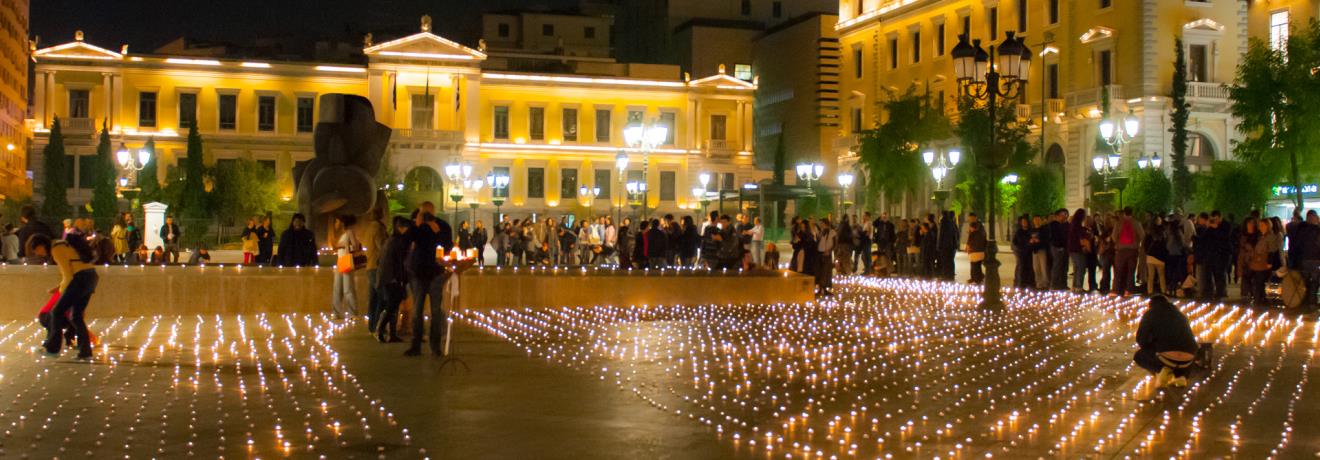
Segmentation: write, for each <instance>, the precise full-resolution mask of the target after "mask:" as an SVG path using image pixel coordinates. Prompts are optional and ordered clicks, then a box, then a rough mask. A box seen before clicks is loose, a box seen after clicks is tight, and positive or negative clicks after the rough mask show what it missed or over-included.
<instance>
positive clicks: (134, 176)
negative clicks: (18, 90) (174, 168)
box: [11, 142, 151, 204]
mask: <svg viewBox="0 0 1320 460" xmlns="http://www.w3.org/2000/svg"><path fill="white" fill-rule="evenodd" d="M11 145H12V144H11ZM115 160H116V162H118V163H119V167H120V169H123V170H124V172H125V175H124V176H125V177H120V178H119V192H120V194H123V192H129V191H138V190H139V189H138V174H140V173H141V172H142V170H143V169H144V168H146V167H147V163H148V162H150V161H151V151H150V150H147V149H140V150H138V151H137V155H133V152H132V151H131V150H129V149H128V146H127V145H124V143H123V142H120V143H119V151H118V152H115ZM130 178H131V180H130ZM130 204H132V203H130Z"/></svg>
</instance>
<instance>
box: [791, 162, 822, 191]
mask: <svg viewBox="0 0 1320 460" xmlns="http://www.w3.org/2000/svg"><path fill="white" fill-rule="evenodd" d="M796 169H797V177H798V180H799V181H801V182H802V183H803V184H804V185H806V186H807V187H808V188H810V187H811V185H812V184H813V183H815V182H817V181H819V180H820V178H821V176H824V175H825V165H823V164H820V163H814V162H812V163H798V164H797V166H796Z"/></svg>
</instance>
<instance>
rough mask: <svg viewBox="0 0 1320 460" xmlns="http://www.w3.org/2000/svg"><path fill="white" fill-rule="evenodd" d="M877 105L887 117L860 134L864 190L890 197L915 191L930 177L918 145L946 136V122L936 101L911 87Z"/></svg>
mask: <svg viewBox="0 0 1320 460" xmlns="http://www.w3.org/2000/svg"><path fill="white" fill-rule="evenodd" d="M878 108H879V109H880V110H881V111H882V112H884V113H885V114H887V115H888V116H887V119H886V120H885V122H884V123H881V124H878V125H876V127H875V128H874V129H871V130H867V131H864V132H862V136H861V152H860V155H859V161H860V163H861V165H862V168H864V169H865V171H866V177H867V181H866V186H867V190H868V192H869V193H870V194H872V195H875V194H879V193H881V192H883V193H885V194H886V195H888V196H890V197H901V196H904V195H906V194H910V193H915V192H916V191H918V190H920V189H921V187H922V186H924V185H925V184H926V183H927V182H926V181H927V180H928V179H927V178H929V177H930V173H929V172H928V171H927V169H926V165H925V163H923V162H922V161H921V152H920V148H921V147H922V146H923V145H929V144H930V143H931V142H933V141H936V140H940V139H947V138H948V137H949V135H950V133H951V132H952V127H951V125H950V122H949V120H948V118H947V117H945V116H944V113H943V111H942V110H940V107H939V105H937V104H932V103H931V101H930V99H929V97H928V96H925V95H918V94H916V92H915V90H913V89H911V88H909V89H908V90H907V92H905V93H903V94H901V95H895V94H892V93H891V94H889V97H888V99H886V100H884V101H882V102H880V103H879V105H878Z"/></svg>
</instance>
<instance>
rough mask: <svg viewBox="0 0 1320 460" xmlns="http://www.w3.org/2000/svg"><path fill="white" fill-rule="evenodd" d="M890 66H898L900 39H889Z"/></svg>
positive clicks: (893, 67)
mask: <svg viewBox="0 0 1320 460" xmlns="http://www.w3.org/2000/svg"><path fill="white" fill-rule="evenodd" d="M889 68H891V69H897V68H898V39H897V38H891V39H889Z"/></svg>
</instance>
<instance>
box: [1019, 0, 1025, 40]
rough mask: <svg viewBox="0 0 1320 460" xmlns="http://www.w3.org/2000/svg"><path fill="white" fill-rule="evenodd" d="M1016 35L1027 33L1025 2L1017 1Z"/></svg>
mask: <svg viewBox="0 0 1320 460" xmlns="http://www.w3.org/2000/svg"><path fill="white" fill-rule="evenodd" d="M1017 14H1018V33H1026V32H1027V0H1018V4H1017Z"/></svg>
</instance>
